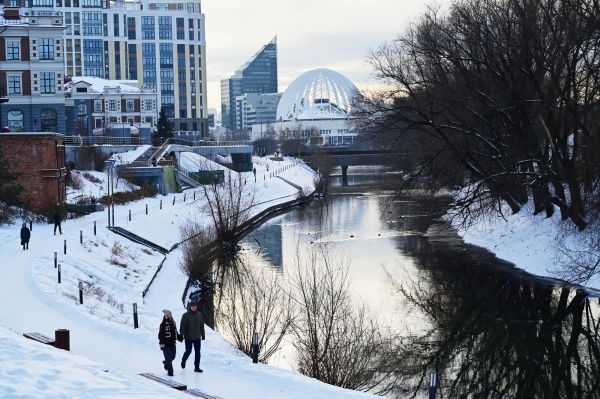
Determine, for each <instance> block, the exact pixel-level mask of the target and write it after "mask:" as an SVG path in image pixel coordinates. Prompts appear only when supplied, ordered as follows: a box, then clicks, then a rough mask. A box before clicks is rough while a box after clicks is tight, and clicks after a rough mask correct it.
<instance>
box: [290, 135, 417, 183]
mask: <svg viewBox="0 0 600 399" xmlns="http://www.w3.org/2000/svg"><path fill="white" fill-rule="evenodd" d="M298 155H299V156H300V157H304V158H307V161H309V162H310V161H311V158H313V160H312V161H313V162H314V163H318V161H317V160H318V158H321V157H326V159H327V160H328V161H329V162H331V164H333V165H336V166H339V167H341V168H342V176H343V177H347V176H348V167H349V166H367V165H389V164H391V163H393V162H394V161H397V160H398V158H399V157H405V156H407V155H409V154H407V153H403V152H398V151H394V150H389V149H383V148H381V147H380V146H374V145H372V144H371V143H368V142H358V143H354V144H351V145H336V146H304V147H303V149H302V150H301V151H300V152H299V153H298Z"/></svg>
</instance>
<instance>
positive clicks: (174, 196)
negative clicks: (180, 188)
mask: <svg viewBox="0 0 600 399" xmlns="http://www.w3.org/2000/svg"><path fill="white" fill-rule="evenodd" d="M173 205H175V196H173Z"/></svg>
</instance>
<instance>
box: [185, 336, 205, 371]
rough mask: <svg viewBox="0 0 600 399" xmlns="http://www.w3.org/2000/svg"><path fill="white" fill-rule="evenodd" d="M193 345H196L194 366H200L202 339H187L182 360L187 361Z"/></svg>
mask: <svg viewBox="0 0 600 399" xmlns="http://www.w3.org/2000/svg"><path fill="white" fill-rule="evenodd" d="M192 345H193V346H194V367H196V368H200V340H199V339H197V340H195V341H190V340H188V339H186V340H185V353H184V354H183V358H182V359H181V361H182V362H185V361H186V360H187V359H188V357H190V354H191V353H192Z"/></svg>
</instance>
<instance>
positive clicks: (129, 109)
mask: <svg viewBox="0 0 600 399" xmlns="http://www.w3.org/2000/svg"><path fill="white" fill-rule="evenodd" d="M125 106H126V107H127V108H126V109H127V112H133V100H127V102H126V103H125Z"/></svg>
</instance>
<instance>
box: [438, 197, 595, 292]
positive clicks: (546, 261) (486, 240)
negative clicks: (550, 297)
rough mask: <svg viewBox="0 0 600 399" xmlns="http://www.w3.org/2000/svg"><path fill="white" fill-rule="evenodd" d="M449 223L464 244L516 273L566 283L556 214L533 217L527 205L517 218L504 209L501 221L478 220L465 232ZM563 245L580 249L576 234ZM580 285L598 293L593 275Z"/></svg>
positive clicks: (561, 233) (456, 223)
mask: <svg viewBox="0 0 600 399" xmlns="http://www.w3.org/2000/svg"><path fill="white" fill-rule="evenodd" d="M448 218H451V214H449V215H448ZM452 223H453V224H454V227H455V228H456V229H457V230H458V233H459V234H460V235H461V236H462V238H463V240H464V241H465V242H467V243H469V244H473V245H477V246H479V247H483V248H486V249H488V250H489V251H491V252H493V253H494V254H496V256H497V257H498V258H501V259H504V260H506V261H509V262H511V263H514V264H515V266H516V267H518V268H520V269H523V270H525V271H527V272H529V273H531V274H535V275H537V276H542V277H549V278H555V279H563V280H570V279H569V277H568V276H565V275H564V271H563V270H562V269H561V265H562V262H563V258H562V253H561V247H562V245H561V243H562V242H564V241H563V240H564V234H565V230H566V228H567V224H568V222H565V221H561V220H560V216H559V215H558V212H556V213H555V215H554V217H552V218H546V217H545V216H544V215H542V214H540V215H533V209H532V205H531V204H527V205H525V207H523V209H522V210H521V211H520V212H519V213H517V214H511V212H510V210H509V209H505V212H504V217H501V216H497V215H493V216H488V217H485V218H481V219H479V220H476V221H475V222H474V223H473V224H472V225H471V226H469V227H468V228H467V227H465V226H461V225H460V224H459V220H457V219H453V220H452ZM566 241H567V245H569V247H570V248H578V247H581V246H582V245H583V243H581V242H578V238H577V236H576V234H571V235H568V236H567V238H566ZM583 284H584V285H585V286H587V287H589V288H593V289H600V275H598V274H596V275H595V276H593V277H592V278H591V279H589V280H588V281H586V282H583Z"/></svg>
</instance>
